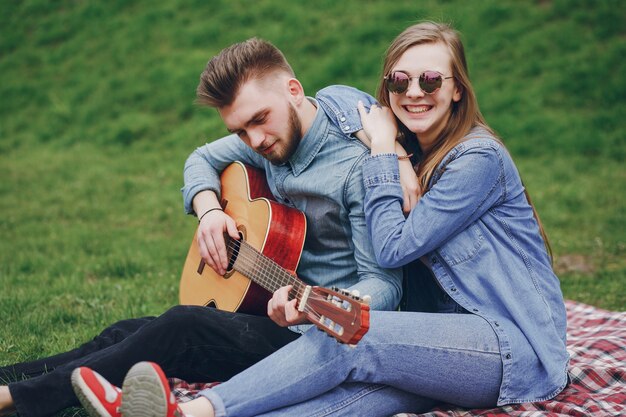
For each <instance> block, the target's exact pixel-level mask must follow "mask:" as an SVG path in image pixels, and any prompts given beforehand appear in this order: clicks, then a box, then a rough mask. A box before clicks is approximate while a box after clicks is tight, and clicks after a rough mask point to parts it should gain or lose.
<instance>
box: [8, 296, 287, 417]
mask: <svg viewBox="0 0 626 417" xmlns="http://www.w3.org/2000/svg"><path fill="white" fill-rule="evenodd" d="M298 336H299V335H298V334H297V333H294V332H292V331H290V330H289V329H287V328H284V327H280V326H278V325H277V324H275V323H274V322H273V321H271V320H270V319H269V318H267V317H260V316H251V315H247V314H240V313H230V312H225V311H220V310H216V309H213V308H208V307H198V306H176V307H173V308H171V309H170V310H168V311H167V312H165V313H164V314H162V315H161V316H159V317H143V318H138V319H130V320H123V321H120V322H117V323H115V324H113V325H112V326H110V327H108V328H107V329H105V330H104V331H103V332H102V333H101V334H100V335H98V336H97V337H95V338H94V339H93V340H92V341H90V342H87V343H85V344H84V345H82V346H80V347H78V348H77V349H74V350H71V351H69V352H65V353H61V354H59V355H55V356H51V357H49V358H44V359H39V360H36V361H32V362H25V363H20V364H16V365H10V366H6V367H3V368H0V378H4V379H10V380H16V379H21V378H22V377H23V376H26V377H30V379H26V380H23V381H17V382H13V383H10V384H9V390H10V391H11V395H12V396H13V399H14V401H15V406H16V408H17V411H18V414H19V415H20V416H21V417H39V416H49V415H52V414H54V413H56V412H57V411H60V410H62V409H64V408H67V407H70V406H75V405H79V403H78V400H77V398H76V396H75V395H74V391H73V390H72V385H71V381H70V375H71V373H72V371H73V370H74V369H75V368H77V367H79V366H87V367H89V368H91V369H93V370H95V371H96V372H98V373H99V374H101V375H102V376H104V377H105V378H106V379H108V380H109V381H110V382H111V383H113V384H114V385H117V386H121V384H122V381H123V380H124V376H125V375H126V373H127V372H128V370H129V369H130V367H131V366H133V365H134V364H135V363H137V362H140V361H153V362H156V363H158V364H159V365H160V366H161V367H162V368H163V371H164V372H165V374H166V375H167V376H168V377H177V378H181V379H184V380H186V381H189V382H211V381H225V380H227V379H229V378H230V377H232V376H233V375H235V374H237V373H239V372H241V371H242V370H244V369H246V368H248V367H249V366H251V365H253V364H255V363H256V362H258V361H260V360H261V359H263V358H265V357H266V356H268V355H270V354H271V353H273V352H274V351H276V350H278V349H279V348H281V347H282V346H284V345H286V344H287V343H289V342H291V341H293V340H296V339H297V338H298ZM46 372H47V373H46Z"/></svg>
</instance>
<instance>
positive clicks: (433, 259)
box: [430, 256, 437, 265]
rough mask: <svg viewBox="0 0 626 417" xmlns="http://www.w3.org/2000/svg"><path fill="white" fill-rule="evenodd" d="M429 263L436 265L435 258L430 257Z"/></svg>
mask: <svg viewBox="0 0 626 417" xmlns="http://www.w3.org/2000/svg"><path fill="white" fill-rule="evenodd" d="M430 262H431V263H432V264H433V265H434V264H436V263H437V258H435V257H434V256H433V257H432V259H431V260H430Z"/></svg>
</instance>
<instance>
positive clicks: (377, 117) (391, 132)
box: [357, 100, 398, 155]
mask: <svg viewBox="0 0 626 417" xmlns="http://www.w3.org/2000/svg"><path fill="white" fill-rule="evenodd" d="M357 109H358V110H359V115H360V116H361V123H362V124H363V130H364V131H365V134H366V135H367V137H368V138H369V140H370V142H371V149H372V155H377V154H379V153H394V152H395V142H396V136H397V135H398V127H397V125H396V118H395V117H394V115H393V112H392V111H391V109H390V108H389V107H380V106H377V105H372V107H371V108H370V111H369V113H368V112H367V110H366V109H365V106H364V105H363V102H362V101H360V100H359V103H358V104H357Z"/></svg>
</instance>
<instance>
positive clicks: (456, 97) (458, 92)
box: [452, 83, 463, 103]
mask: <svg viewBox="0 0 626 417" xmlns="http://www.w3.org/2000/svg"><path fill="white" fill-rule="evenodd" d="M461 97H463V87H461V86H460V85H458V84H457V83H454V94H452V101H454V102H455V103H458V102H459V101H461Z"/></svg>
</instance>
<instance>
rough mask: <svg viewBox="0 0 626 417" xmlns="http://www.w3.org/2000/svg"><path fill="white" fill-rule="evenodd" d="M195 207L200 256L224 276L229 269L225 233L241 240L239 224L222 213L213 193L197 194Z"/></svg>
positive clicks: (203, 192)
mask: <svg viewBox="0 0 626 417" xmlns="http://www.w3.org/2000/svg"><path fill="white" fill-rule="evenodd" d="M193 207H194V211H195V212H196V214H197V215H198V218H199V219H200V224H199V225H198V235H197V238H198V247H199V248H200V256H201V257H202V259H204V261H205V262H206V263H207V265H209V266H210V267H211V268H213V270H214V271H215V272H217V273H218V274H220V275H224V274H225V273H226V268H227V267H228V254H227V251H226V241H225V240H224V233H228V235H229V236H230V237H232V238H233V239H239V232H238V231H237V224H236V223H235V220H233V218H232V217H230V216H229V215H228V214H226V213H224V212H223V211H222V209H221V207H220V205H219V202H218V200H217V196H216V195H215V193H214V192H213V191H208V190H207V191H201V192H199V193H198V194H196V196H195V197H194V199H193Z"/></svg>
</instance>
